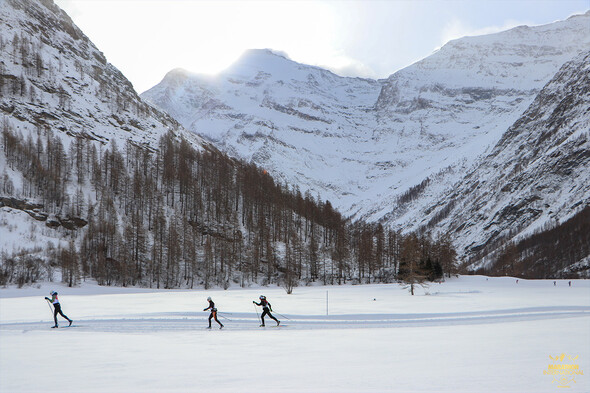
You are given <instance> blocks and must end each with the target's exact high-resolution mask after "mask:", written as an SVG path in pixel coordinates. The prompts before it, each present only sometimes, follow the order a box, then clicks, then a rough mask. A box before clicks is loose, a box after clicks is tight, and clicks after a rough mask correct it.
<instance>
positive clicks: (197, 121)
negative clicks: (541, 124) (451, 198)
mask: <svg viewBox="0 0 590 393" xmlns="http://www.w3.org/2000/svg"><path fill="white" fill-rule="evenodd" d="M588 48H590V13H586V14H584V15H578V16H574V17H571V18H569V19H568V20H566V21H561V22H556V23H552V24H549V25H545V26H536V27H527V26H521V27H517V28H514V29H512V30H509V31H506V32H502V33H497V34H491V35H486V36H479V37H465V38H461V39H458V40H455V41H451V42H449V43H448V44H446V45H445V46H443V47H442V48H441V49H440V50H439V51H438V52H436V53H434V54H433V55H431V56H429V57H428V58H426V59H424V60H422V61H420V62H417V63H415V64H413V65H411V66H409V67H407V68H405V69H403V70H401V71H399V72H397V73H395V74H393V75H392V76H391V77H389V78H388V79H386V80H382V81H372V80H366V79H354V78H342V77H338V76H336V75H334V74H332V73H330V72H328V71H325V70H322V69H319V68H317V67H311V66H306V65H302V64H298V63H295V62H292V61H290V60H288V59H286V58H285V57H283V56H281V55H278V54H275V53H273V52H271V51H268V50H254V51H249V52H247V53H246V54H245V55H244V56H243V58H242V59H240V60H239V61H238V62H237V63H236V64H235V65H234V66H233V67H231V68H230V69H228V70H226V71H224V72H222V73H221V74H219V75H217V76H215V77H205V76H201V75H193V74H190V73H188V72H186V71H182V70H174V71H171V72H170V73H169V74H168V75H166V77H165V78H164V79H163V80H162V82H161V83H160V84H158V85H157V86H155V87H154V88H152V89H150V90H148V91H147V92H145V93H143V94H142V97H144V98H146V99H147V100H148V101H150V102H152V103H154V104H155V105H156V106H158V107H160V108H162V109H163V110H165V111H167V112H168V113H170V114H171V115H172V116H174V117H175V118H176V119H178V120H179V121H180V122H181V123H182V124H183V125H184V126H185V127H187V128H189V129H190V130H192V131H195V132H196V133H199V134H201V135H203V136H205V137H206V138H208V139H210V140H213V141H215V142H216V143H218V145H219V147H220V148H221V149H223V150H225V151H227V152H228V153H230V154H232V155H235V156H239V157H242V158H246V159H252V160H253V161H255V162H256V163H257V164H259V165H261V166H263V167H265V168H267V169H268V170H269V171H271V173H273V175H276V176H279V177H281V178H282V179H284V180H285V181H287V182H289V183H291V184H296V185H298V186H299V187H300V188H301V189H302V191H306V190H310V191H311V193H312V194H313V195H316V194H319V195H321V196H322V198H325V199H328V200H330V201H331V202H332V204H333V205H335V206H336V207H337V208H339V209H341V210H342V211H344V212H347V213H351V214H357V216H359V217H365V218H367V219H371V220H375V219H383V220H385V221H386V222H387V223H389V224H394V225H398V226H400V227H403V228H405V229H416V228H417V227H419V226H420V224H421V222H420V217H418V214H419V211H420V210H421V209H422V208H423V207H424V206H426V205H432V204H435V203H436V202H437V201H438V199H439V198H440V197H441V195H442V194H443V193H444V192H445V190H446V189H447V187H448V185H449V184H453V183H455V182H456V181H458V180H459V179H460V178H461V177H462V176H463V175H464V173H465V172H466V171H467V169H468V168H470V167H471V166H472V165H473V164H475V163H476V161H477V157H478V156H480V155H481V154H483V153H484V152H485V151H486V148H487V147H489V146H491V145H493V144H494V143H496V142H497V141H498V140H499V138H500V136H501V135H502V134H503V132H505V131H506V129H507V128H508V127H509V126H510V125H511V124H513V123H514V121H516V119H518V118H519V116H520V115H521V114H522V113H523V112H524V111H525V110H526V108H527V107H528V106H529V105H530V104H531V102H532V101H533V99H534V98H535V96H536V94H537V93H538V92H539V91H540V89H541V88H542V87H543V86H544V85H545V84H546V83H547V82H548V81H549V80H550V79H551V77H552V76H553V75H554V74H555V72H557V70H558V69H559V67H560V66H561V65H562V64H563V63H564V62H566V61H568V60H570V59H572V58H573V57H574V56H576V55H577V54H578V53H580V52H581V51H583V50H585V49H588ZM426 178H428V180H427V181H425V180H426ZM421 183H422V185H423V186H425V187H416V186H417V185H420V184H421ZM412 188H413V190H412V191H413V192H411V193H407V192H408V191H409V190H410V189H412ZM417 191H418V192H417ZM400 197H404V198H402V199H400ZM400 201H405V202H404V203H399V202H400Z"/></svg>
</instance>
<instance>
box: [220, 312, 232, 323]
mask: <svg viewBox="0 0 590 393" xmlns="http://www.w3.org/2000/svg"><path fill="white" fill-rule="evenodd" d="M218 314H219V313H218ZM219 316H220V317H221V318H223V319H227V320H228V321H230V322H231V319H229V318H226V317H224V316H223V315H221V314H219Z"/></svg>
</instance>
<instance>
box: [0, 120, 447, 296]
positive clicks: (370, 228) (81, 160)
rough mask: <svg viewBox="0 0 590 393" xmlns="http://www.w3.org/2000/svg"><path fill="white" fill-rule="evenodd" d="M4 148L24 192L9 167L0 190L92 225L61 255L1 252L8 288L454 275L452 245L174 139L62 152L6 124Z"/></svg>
mask: <svg viewBox="0 0 590 393" xmlns="http://www.w3.org/2000/svg"><path fill="white" fill-rule="evenodd" d="M1 142H2V152H3V154H4V155H5V160H6V163H7V168H6V169H10V170H11V171H16V172H18V173H20V174H21V175H22V182H21V183H22V184H21V185H20V187H18V189H17V187H15V185H14V184H12V183H13V182H12V178H11V176H9V175H8V173H7V170H6V169H5V170H4V172H3V173H2V174H0V190H1V192H2V193H3V194H5V195H14V196H17V197H21V198H27V199H33V200H35V201H37V202H38V203H40V204H42V205H43V210H44V211H45V212H46V213H49V214H57V215H60V216H61V217H66V218H68V217H70V218H71V217H80V218H83V219H84V220H85V222H87V225H86V226H85V227H83V228H81V229H77V230H71V229H66V228H56V229H55V231H56V232H58V234H59V235H58V236H59V237H61V239H62V242H61V244H60V245H59V246H58V247H57V248H55V249H44V248H41V249H39V248H37V249H34V250H28V251H27V250H24V251H22V252H20V253H19V254H18V255H2V256H1V257H0V284H7V283H11V282H17V283H21V284H24V283H27V282H34V281H36V280H39V279H40V278H43V277H45V278H46V277H49V278H51V275H50V274H43V271H51V272H53V271H55V270H56V269H59V270H61V273H62V280H63V281H64V282H67V283H68V284H69V285H76V284H78V283H79V282H80V281H83V280H86V279H88V278H92V279H94V280H96V281H97V282H98V283H99V284H101V285H121V286H128V285H133V286H147V287H155V288H176V287H189V288H193V287H195V286H204V287H205V288H208V287H211V286H220V287H224V288H227V287H229V286H230V285H235V284H238V285H241V286H247V285H249V284H251V283H261V284H276V285H282V286H284V287H285V289H286V290H287V291H288V292H290V291H292V290H293V288H294V287H295V286H297V285H301V284H306V283H312V282H321V283H323V284H344V283H347V282H355V283H371V282H393V281H395V280H397V279H405V278H407V277H412V280H414V279H416V278H417V279H419V280H422V279H430V280H434V279H438V278H441V277H442V272H443V270H444V271H445V272H447V273H450V272H451V271H452V270H453V268H454V264H455V259H456V253H455V251H454V249H453V246H452V243H451V242H450V241H449V240H448V239H445V238H439V239H436V240H433V239H431V237H430V236H428V235H426V234H420V235H418V234H405V235H404V234H402V233H400V232H399V231H394V230H392V229H387V228H384V227H383V226H382V225H380V224H378V223H367V222H363V221H355V222H352V221H351V220H349V219H346V218H345V217H343V216H342V215H341V214H340V213H339V212H338V211H337V210H336V209H334V208H333V207H332V205H331V204H330V202H329V201H321V200H318V199H316V198H314V197H313V196H312V195H311V194H310V193H309V192H306V193H303V194H302V193H301V192H300V191H299V190H298V189H293V188H290V187H289V186H287V185H284V184H279V183H277V182H275V180H274V179H273V178H272V177H271V176H270V175H269V174H268V173H267V172H266V171H265V170H264V169H262V168H259V167H257V166H256V165H255V164H253V163H246V162H243V161H240V160H235V159H231V158H229V157H228V156H226V155H224V154H222V153H220V152H219V151H216V150H214V149H205V148H201V149H196V148H194V147H193V146H192V145H191V144H190V143H189V142H187V141H186V140H185V139H184V138H182V137H181V136H179V135H176V134H174V133H173V132H168V133H167V134H165V135H164V136H162V137H161V139H160V142H159V146H158V147H157V149H152V148H149V147H147V146H141V145H137V144H133V143H132V142H128V143H127V144H126V145H125V146H122V147H119V146H117V144H116V143H115V142H111V143H110V144H109V145H106V146H105V145H102V144H98V143H96V142H94V141H89V140H88V139H84V138H83V137H73V138H72V139H71V141H70V143H69V146H68V147H67V148H66V147H64V145H63V142H62V139H61V138H60V136H59V135H56V134H55V133H54V132H53V131H52V130H50V129H43V128H38V129H37V132H36V135H27V136H26V137H25V136H23V135H21V134H20V133H17V132H15V131H14V129H13V128H12V127H11V125H10V123H9V122H8V121H7V120H6V119H5V120H4V122H3V124H2V138H1ZM43 265H46V266H45V267H44V268H39V266H43ZM27 266H34V268H33V267H27ZM31 272H32V273H31Z"/></svg>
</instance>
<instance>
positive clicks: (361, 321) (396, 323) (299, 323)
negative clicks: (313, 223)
mask: <svg viewBox="0 0 590 393" xmlns="http://www.w3.org/2000/svg"><path fill="white" fill-rule="evenodd" d="M585 316H590V307H584V306H566V307H531V308H515V309H503V310H489V311H481V312H459V313H458V312H453V313H424V314H342V315H328V316H325V315H324V316H321V315H289V319H290V320H289V324H285V325H283V324H281V325H280V326H275V325H274V324H273V325H272V326H271V325H270V324H268V325H267V326H266V328H276V329H279V330H280V329H283V328H284V329H289V330H293V329H296V330H313V329H324V330H325V329H363V328H403V327H436V326H455V325H478V324H490V323H510V322H520V321H536V320H547V319H563V318H576V317H585ZM259 321H260V319H257V318H256V315H253V314H252V313H249V314H248V313H233V315H232V321H231V322H228V323H227V324H225V325H224V328H223V329H212V330H221V331H238V330H239V331H246V330H251V331H256V330H264V329H265V327H260V326H259V324H260V322H259ZM206 327H207V319H206V318H204V317H203V316H202V315H201V313H153V314H141V315H136V316H131V317H130V318H107V317H105V318H97V319H83V320H79V321H76V323H75V324H73V325H72V326H71V327H68V326H60V327H59V328H58V329H53V330H56V331H63V330H64V329H70V328H74V329H75V330H76V331H87V332H119V333H125V332H128V333H142V332H145V333H148V332H149V333H151V332H158V331H170V332H173V331H195V332H198V331H206V330H207V329H205V328H206ZM50 328H51V322H50V321H39V322H15V323H3V324H0V331H2V330H13V331H14V330H21V331H22V332H23V333H26V332H28V331H37V330H51V329H50Z"/></svg>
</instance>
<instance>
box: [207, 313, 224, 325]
mask: <svg viewBox="0 0 590 393" xmlns="http://www.w3.org/2000/svg"><path fill="white" fill-rule="evenodd" d="M213 318H215V322H217V323H218V324H219V326H223V324H222V323H221V322H219V319H217V311H211V314H209V327H211V319H213Z"/></svg>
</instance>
